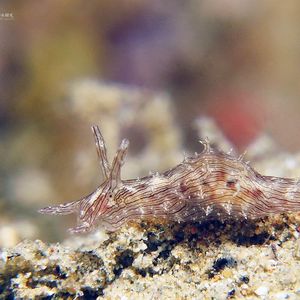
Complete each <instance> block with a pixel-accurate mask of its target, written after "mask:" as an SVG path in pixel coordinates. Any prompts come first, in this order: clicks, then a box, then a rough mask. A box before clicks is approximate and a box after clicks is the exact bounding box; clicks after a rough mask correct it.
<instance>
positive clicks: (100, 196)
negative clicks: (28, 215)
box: [39, 126, 300, 233]
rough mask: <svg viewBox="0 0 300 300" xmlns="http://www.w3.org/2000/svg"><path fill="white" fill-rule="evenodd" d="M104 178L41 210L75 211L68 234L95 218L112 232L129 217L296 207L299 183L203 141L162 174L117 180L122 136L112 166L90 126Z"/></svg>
mask: <svg viewBox="0 0 300 300" xmlns="http://www.w3.org/2000/svg"><path fill="white" fill-rule="evenodd" d="M92 130H93V133H94V137H95V141H96V148H97V153H98V156H99V160H100V167H101V169H102V172H103V175H104V178H105V179H104V182H103V183H102V184H101V185H100V186H99V187H98V188H97V189H96V190H95V191H94V192H93V193H91V194H89V195H88V196H86V197H84V198H81V199H80V200H77V201H73V202H69V203H65V204H60V205H57V206H49V207H45V208H42V209H40V210H39V212H40V213H43V214H54V215H59V214H60V215H66V214H71V213H77V214H78V225H77V227H75V228H72V229H70V232H72V233H78V232H87V231H90V230H91V229H93V228H94V227H95V225H96V224H98V223H100V224H101V226H103V227H104V228H105V229H106V230H108V231H115V230H117V229H118V228H120V227H121V226H122V225H123V224H124V223H126V222H128V221H132V220H133V221H135V220H140V219H157V220H164V221H175V222H189V221H193V222H194V221H200V222H201V221H207V220H211V219H218V220H226V219H237V220H238V219H242V218H245V219H257V218H260V217H263V216H267V215H271V214H277V213H282V212H292V211H300V182H299V180H296V179H289V178H279V177H272V176H263V175H260V174H259V173H257V172H256V171H255V170H254V169H253V168H251V166H250V165H249V164H248V163H246V162H244V161H243V160H242V159H241V158H236V157H234V156H231V155H229V154H226V153H224V152H222V151H219V150H216V149H213V148H211V147H210V145H209V142H208V141H204V142H202V144H203V145H204V150H203V151H202V153H200V154H196V155H195V156H194V157H189V158H186V159H185V160H184V161H183V162H182V163H180V164H179V165H178V166H176V167H174V168H173V169H171V170H168V171H166V172H164V173H162V174H159V173H156V174H153V175H151V176H146V177H143V178H138V179H130V180H122V179H121V167H122V165H123V163H124V159H125V156H126V153H127V149H128V146H129V142H128V140H126V139H124V140H123V141H122V142H121V145H120V147H119V149H118V151H117V153H116V155H115V157H114V160H113V162H112V165H110V163H109V162H108V160H107V153H106V147H105V142H104V139H103V136H102V134H101V132H100V130H99V127H98V126H92Z"/></svg>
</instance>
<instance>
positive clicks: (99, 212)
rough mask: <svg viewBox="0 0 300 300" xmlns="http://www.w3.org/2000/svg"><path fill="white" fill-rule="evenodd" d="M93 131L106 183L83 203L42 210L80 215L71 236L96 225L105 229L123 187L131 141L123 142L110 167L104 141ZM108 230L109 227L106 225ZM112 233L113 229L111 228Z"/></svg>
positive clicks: (51, 212) (96, 129)
mask: <svg viewBox="0 0 300 300" xmlns="http://www.w3.org/2000/svg"><path fill="white" fill-rule="evenodd" d="M92 130H93V132H94V136H95V141H96V147H97V152H98V156H99V159H100V166H101V169H102V172H103V175H104V178H105V179H104V182H103V183H102V184H101V185H100V186H99V187H98V188H97V189H96V190H95V191H94V192H92V193H91V194H89V195H88V196H86V197H83V198H81V199H80V200H77V201H73V202H69V203H65V204H60V205H56V206H48V207H45V208H42V209H40V210H39V212H40V213H42V214H53V215H67V214H71V213H77V214H78V226H76V227H74V228H71V229H69V231H70V232H71V233H79V232H88V231H90V230H92V229H93V228H94V226H95V225H96V224H97V223H99V222H100V223H101V222H102V221H103V224H104V226H105V223H106V222H105V216H106V214H108V213H109V212H110V211H111V210H112V209H114V208H116V207H117V202H116V193H117V192H118V191H119V190H120V189H121V188H122V180H121V167H122V165H123V163H124V159H125V156H126V153H127V149H128V146H129V141H128V140H126V139H124V140H122V142H121V145H120V147H119V149H118V151H117V153H116V155H115V157H114V160H113V162H112V165H111V166H110V164H109V162H108V160H107V154H106V147H105V143H104V139H103V137H102V135H101V133H100V130H99V127H98V126H92ZM105 227H108V226H105ZM107 229H109V228H107ZM111 230H113V229H112V228H111Z"/></svg>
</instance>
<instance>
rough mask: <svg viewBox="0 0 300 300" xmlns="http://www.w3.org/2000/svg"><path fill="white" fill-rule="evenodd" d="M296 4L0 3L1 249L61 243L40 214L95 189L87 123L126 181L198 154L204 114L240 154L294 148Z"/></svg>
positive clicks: (298, 62) (233, 0)
mask: <svg viewBox="0 0 300 300" xmlns="http://www.w3.org/2000/svg"><path fill="white" fill-rule="evenodd" d="M299 16H300V2H299V1H297V0H289V1H277V0H272V1H268V0H259V1H258V0H186V1H179V0H173V1H158V0H153V1H146V0H140V1H138V0H127V1H111V0H110V1H107V0H101V1H93V0H91V1H82V0H81V1H79V0H72V1H61V0H52V1H50V0H46V1H33V0H29V1H12V0H9V1H8V0H7V1H5V0H2V1H1V2H0V162H1V164H0V215H1V218H0V246H11V245H14V244H16V243H17V242H19V241H20V240H21V239H23V238H43V239H46V240H49V241H58V240H61V239H63V238H64V237H65V230H66V228H67V226H71V225H74V223H75V219H76V218H75V216H71V217H54V216H50V217H48V216H39V215H38V214H37V212H36V211H37V209H38V208H40V207H43V206H45V205H48V204H50V203H61V202H66V201H69V200H73V199H78V198H80V197H82V196H83V195H86V194H88V193H89V192H91V191H92V190H93V189H94V188H95V187H96V186H97V184H99V183H100V182H101V174H100V170H99V168H98V162H97V156H96V152H95V147H94V141H93V137H92V133H91V130H90V126H91V125H92V124H94V123H96V124H99V125H100V128H101V129H102V131H103V135H104V137H105V138H106V140H107V144H108V151H109V154H110V157H112V156H113V155H114V152H115V150H116V147H117V145H118V143H119V141H120V139H121V138H123V137H127V138H129V140H130V142H131V145H130V153H129V157H128V159H127V161H126V164H125V166H124V167H123V169H124V170H123V174H124V176H123V177H124V178H129V177H136V176H142V175H147V174H148V172H149V170H153V171H156V170H158V171H162V170H164V169H166V168H169V167H172V166H174V165H175V164H177V163H179V162H180V161H181V160H182V157H183V151H187V152H194V151H197V150H198V151H199V150H200V148H199V147H200V146H199V145H198V143H197V141H198V139H199V137H201V133H199V130H197V126H196V123H195V120H196V119H199V118H201V117H204V116H205V117H211V118H212V119H213V120H214V121H215V123H216V124H217V126H218V127H219V128H220V129H221V130H222V132H223V133H224V135H225V137H226V138H227V139H228V141H229V142H230V143H231V144H232V145H233V146H234V147H235V148H236V149H238V151H239V152H241V151H243V150H244V149H247V146H248V145H249V144H251V143H252V142H253V141H254V140H255V139H256V138H257V137H258V136H260V135H261V134H268V135H269V136H271V137H272V139H273V140H274V141H276V143H277V144H278V145H280V147H282V148H283V149H285V150H286V151H291V152H296V151H299V149H300V139H299V138H298V137H299V131H300V119H299V116H300V101H299V99H300V84H299V78H300V18H299Z"/></svg>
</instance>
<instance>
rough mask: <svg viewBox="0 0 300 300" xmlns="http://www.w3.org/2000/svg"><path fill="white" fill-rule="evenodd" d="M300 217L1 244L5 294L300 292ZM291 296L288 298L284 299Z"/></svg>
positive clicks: (275, 295) (144, 227)
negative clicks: (8, 246)
mask: <svg viewBox="0 0 300 300" xmlns="http://www.w3.org/2000/svg"><path fill="white" fill-rule="evenodd" d="M299 224H300V217H299V216H296V215H289V216H278V217H274V218H268V219H264V220H261V221H259V222H256V223H248V222H247V221H245V222H242V223H227V224H221V223H219V222H209V223H204V224H201V225H199V224H168V225H166V224H163V225H160V224H149V223H142V224H140V225H139V226H134V225H128V226H126V227H124V228H123V229H122V230H121V231H119V232H116V233H114V234H110V235H106V234H102V233H100V232H97V233H94V234H92V235H89V236H85V237H77V238H72V239H69V240H66V241H65V242H64V243H62V244H45V243H43V242H42V241H39V240H36V241H24V242H22V243H20V244H18V245H17V246H16V247H14V248H12V249H2V250H1V253H0V254H1V262H0V274H1V275H0V286H1V287H0V289H1V290H0V291H1V296H0V298H1V299H13V298H17V299H20V298H21V299H33V298H34V297H40V298H41V299H74V298H75V297H76V296H77V297H79V298H81V299H96V298H97V297H100V298H101V297H104V298H106V299H229V298H237V299H239V298H243V297H245V298H249V299H255V298H265V299H287V298H289V299H299V297H300V254H299V248H300V243H299V232H298V231H297V229H298V226H299ZM284 297H285V298H284Z"/></svg>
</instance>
